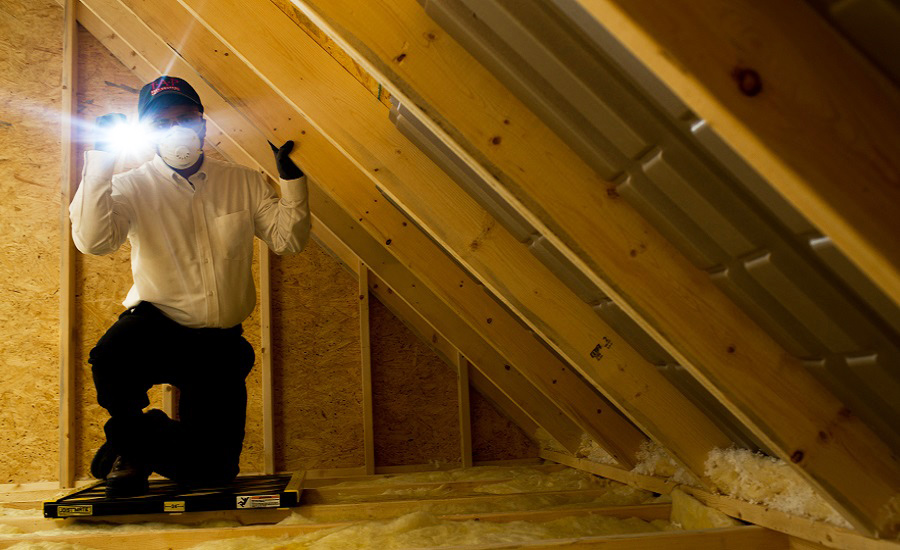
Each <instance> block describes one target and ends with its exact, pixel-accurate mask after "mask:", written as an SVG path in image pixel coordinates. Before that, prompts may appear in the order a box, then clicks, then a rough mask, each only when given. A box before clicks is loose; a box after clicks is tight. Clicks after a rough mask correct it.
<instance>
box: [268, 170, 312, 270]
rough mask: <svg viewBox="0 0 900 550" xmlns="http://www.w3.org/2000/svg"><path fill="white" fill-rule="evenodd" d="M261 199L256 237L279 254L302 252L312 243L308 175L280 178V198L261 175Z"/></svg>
mask: <svg viewBox="0 0 900 550" xmlns="http://www.w3.org/2000/svg"><path fill="white" fill-rule="evenodd" d="M258 184H259V185H260V186H261V188H262V199H261V200H260V201H259V203H258V207H257V210H256V214H255V216H254V225H255V226H256V236H257V237H259V238H260V239H262V240H263V241H265V243H266V244H267V245H269V248H270V249H271V250H272V251H273V252H274V253H276V254H290V253H296V252H300V251H302V250H303V249H304V248H305V247H306V243H307V242H309V230H310V215H309V191H308V189H307V182H306V176H305V175H304V176H300V177H299V178H297V179H292V180H285V179H283V178H282V179H281V199H279V198H278V195H276V194H275V191H274V190H273V189H272V188H271V187H270V186H269V184H267V183H266V182H265V180H264V179H263V177H262V175H261V174H260V175H259V183H258Z"/></svg>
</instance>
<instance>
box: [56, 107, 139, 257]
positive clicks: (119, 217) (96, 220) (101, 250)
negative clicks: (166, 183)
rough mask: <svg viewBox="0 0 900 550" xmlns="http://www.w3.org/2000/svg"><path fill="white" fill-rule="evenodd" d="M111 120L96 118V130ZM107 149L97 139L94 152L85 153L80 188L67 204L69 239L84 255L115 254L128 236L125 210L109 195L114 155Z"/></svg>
mask: <svg viewBox="0 0 900 550" xmlns="http://www.w3.org/2000/svg"><path fill="white" fill-rule="evenodd" d="M115 119H116V117H115V116H112V115H104V116H102V117H100V118H98V119H97V127H98V128H103V127H104V125H105V124H109V123H112V122H113V121H114V120H115ZM110 148H111V147H110V144H108V143H105V142H103V141H102V140H99V139H98V140H97V143H96V144H95V147H94V149H95V150H94V151H86V152H85V154H84V171H83V172H82V175H81V185H79V187H78V191H76V192H75V197H74V198H73V200H72V204H70V205H69V218H70V219H71V220H72V239H73V240H74V241H75V246H76V247H77V248H78V250H80V251H81V252H83V253H85V254H110V253H112V252H115V251H116V250H118V248H119V247H120V246H121V245H122V243H123V242H125V238H126V237H127V236H128V227H129V221H128V219H129V216H128V209H127V207H126V206H125V204H124V203H123V202H122V201H118V200H116V198H115V197H114V196H113V190H112V176H113V170H114V169H115V163H116V155H115V154H114V153H112V152H111V151H110Z"/></svg>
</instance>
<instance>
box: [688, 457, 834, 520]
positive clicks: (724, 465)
mask: <svg viewBox="0 0 900 550" xmlns="http://www.w3.org/2000/svg"><path fill="white" fill-rule="evenodd" d="M706 475H707V476H708V477H709V478H710V479H711V480H712V481H713V482H714V483H715V484H716V486H718V488H719V489H720V490H721V491H722V492H724V493H725V494H728V495H730V496H732V497H735V498H739V499H741V500H746V501H748V502H752V503H756V504H765V505H766V506H768V507H770V508H773V509H775V510H780V511H782V512H785V513H788V514H793V515H796V516H803V517H808V518H811V519H815V520H822V521H827V522H829V523H831V524H834V525H837V526H839V527H847V528H850V527H851V526H850V524H849V523H848V522H847V521H846V520H845V519H844V518H843V517H841V515H840V514H838V513H837V511H836V510H835V509H834V508H832V507H831V505H829V504H828V503H827V502H825V500H824V499H823V498H822V497H820V496H819V495H818V494H816V493H815V492H814V491H813V489H812V487H811V486H810V485H809V483H807V482H806V480H804V479H803V478H801V477H800V476H799V475H798V474H797V473H796V472H795V471H794V470H793V469H792V468H791V466H790V465H789V464H787V463H786V462H785V461H783V460H780V459H777V458H772V457H770V456H766V455H763V454H761V453H754V452H751V451H749V450H747V449H736V448H730V449H713V450H712V451H710V452H709V455H708V456H707V459H706Z"/></svg>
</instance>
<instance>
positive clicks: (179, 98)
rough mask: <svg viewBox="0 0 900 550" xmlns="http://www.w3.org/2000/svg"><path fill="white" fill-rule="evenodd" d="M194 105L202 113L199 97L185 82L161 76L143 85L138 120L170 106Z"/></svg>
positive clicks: (173, 77)
mask: <svg viewBox="0 0 900 550" xmlns="http://www.w3.org/2000/svg"><path fill="white" fill-rule="evenodd" d="M181 104H188V105H196V106H197V107H199V109H200V112H201V113H202V112H203V103H201V102H200V96H199V95H197V92H196V91H195V90H194V88H193V87H191V85H190V84H188V83H187V81H185V80H183V79H181V78H178V77H175V76H161V77H159V78H157V79H156V80H154V81H153V82H150V83H149V84H145V85H144V87H143V88H141V93H140V95H139V96H138V119H143V118H144V117H145V116H147V115H148V114H150V113H151V112H153V111H156V110H158V109H162V108H164V107H169V106H171V105H181Z"/></svg>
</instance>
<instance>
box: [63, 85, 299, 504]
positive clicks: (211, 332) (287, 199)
mask: <svg viewBox="0 0 900 550" xmlns="http://www.w3.org/2000/svg"><path fill="white" fill-rule="evenodd" d="M138 117H139V119H140V121H141V122H143V123H145V124H146V126H147V127H148V128H149V131H150V132H151V135H152V140H153V143H154V145H155V147H156V155H155V156H154V158H153V159H152V160H150V161H148V162H146V163H144V164H143V165H141V166H139V167H138V168H135V169H134V170H131V171H128V172H125V173H121V174H115V175H114V174H113V171H114V165H115V161H116V154H114V153H113V151H114V149H115V144H114V143H111V142H110V141H109V140H108V139H106V138H103V137H102V135H103V134H102V130H103V129H104V128H107V127H109V126H110V125H111V124H114V123H115V122H117V121H124V118H125V117H124V115H118V114H111V115H104V116H102V117H99V118H98V119H97V127H98V129H99V130H100V131H101V133H100V134H98V135H100V136H101V137H99V138H98V140H97V143H96V144H95V150H94V151H88V152H86V153H85V166H84V175H83V178H82V182H81V186H80V187H79V189H78V191H77V193H76V194H75V197H74V199H73V201H72V204H71V205H70V208H69V214H70V217H71V220H72V237H73V239H74V241H75V245H76V246H77V247H78V249H79V250H80V251H81V252H83V253H85V254H110V253H112V252H114V251H116V250H117V249H118V248H119V246H121V245H122V243H123V242H124V241H125V239H126V238H127V239H128V240H129V241H130V243H131V269H132V276H133V279H134V284H133V286H132V287H131V290H130V291H129V292H128V296H127V297H126V298H125V301H124V306H125V307H126V311H125V312H124V313H122V314H121V315H120V316H119V319H118V320H117V321H116V322H115V323H114V324H113V325H112V326H111V327H110V328H109V330H108V331H107V332H106V333H105V334H104V335H103V337H102V338H100V341H99V342H98V343H97V345H96V347H94V349H93V350H91V353H90V357H89V362H90V364H91V367H92V373H93V377H94V384H95V386H96V388H97V401H98V402H99V404H100V405H101V406H102V407H104V408H105V409H106V410H107V411H108V412H109V414H110V418H109V420H108V421H107V423H106V425H105V426H104V431H105V432H106V442H105V443H104V444H103V445H102V446H101V448H100V450H99V451H98V452H97V454H96V455H95V456H94V459H93V461H92V463H91V474H92V475H94V476H95V477H97V478H100V479H104V478H105V479H106V480H107V484H106V486H107V489H106V491H107V496H108V497H110V498H115V497H124V496H134V495H139V494H143V493H145V492H146V491H147V489H148V481H147V478H148V477H149V476H150V474H151V473H152V472H157V473H159V474H161V475H163V476H165V477H167V478H169V479H172V480H175V481H176V482H178V483H180V484H183V485H185V486H188V487H191V486H200V485H209V484H218V483H223V482H228V481H231V480H232V479H234V478H235V476H237V474H238V471H239V467H238V463H239V459H240V454H241V448H242V445H243V440H244V423H245V417H246V408H247V390H246V386H245V382H244V379H245V378H246V376H247V374H248V373H249V372H250V370H251V369H252V368H253V362H254V353H253V348H252V347H251V346H250V344H249V343H248V342H247V340H246V339H244V337H243V336H242V328H241V322H242V321H244V320H245V319H246V318H247V316H248V315H250V313H251V312H252V311H253V308H254V307H255V305H256V291H255V289H254V286H253V277H252V273H251V264H252V258H253V237H254V235H255V236H257V237H259V238H260V239H262V240H263V241H265V243H266V244H267V245H268V246H269V248H271V249H272V250H273V251H274V252H275V253H276V254H285V253H294V252H300V251H301V250H302V249H303V248H304V246H305V245H306V243H307V241H308V239H309V230H310V215H309V206H308V200H307V184H306V178H305V176H304V174H303V172H302V171H301V170H300V169H299V168H298V167H297V166H296V165H295V164H294V163H293V162H292V161H291V159H290V158H289V157H288V154H289V153H290V151H291V149H292V147H293V142H291V141H288V142H287V143H285V145H284V146H283V147H281V148H280V149H277V148H274V147H273V150H275V157H276V163H277V165H278V171H279V175H280V176H281V181H280V184H281V192H282V193H281V195H282V196H281V198H280V199H279V198H278V196H277V195H276V194H275V192H274V191H273V190H272V189H271V188H270V187H269V185H268V184H267V183H266V182H265V180H264V179H263V177H262V175H261V174H259V173H258V172H256V171H254V170H251V169H249V168H246V167H243V166H239V165H236V164H231V163H226V162H221V161H217V160H212V159H205V158H204V155H203V152H202V147H203V141H204V138H205V137H206V121H205V120H204V118H203V104H202V103H201V101H200V98H199V96H198V95H197V92H196V91H194V89H193V88H192V87H191V86H190V85H189V84H188V83H187V82H185V81H184V80H182V79H180V78H175V77H170V76H162V77H160V78H157V79H156V80H154V81H153V82H150V83H149V84H147V85H146V86H144V87H143V88H142V89H141V92H140V96H139V100H138ZM166 383H167V384H172V385H173V386H175V387H177V388H178V389H179V390H180V400H179V403H178V412H179V419H178V420H173V419H171V418H169V417H168V416H167V415H166V414H165V413H164V412H163V411H160V410H158V409H153V410H150V411H147V412H144V408H145V407H147V406H148V405H149V399H148V398H147V391H148V390H149V389H150V388H151V387H152V386H153V385H155V384H166Z"/></svg>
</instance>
